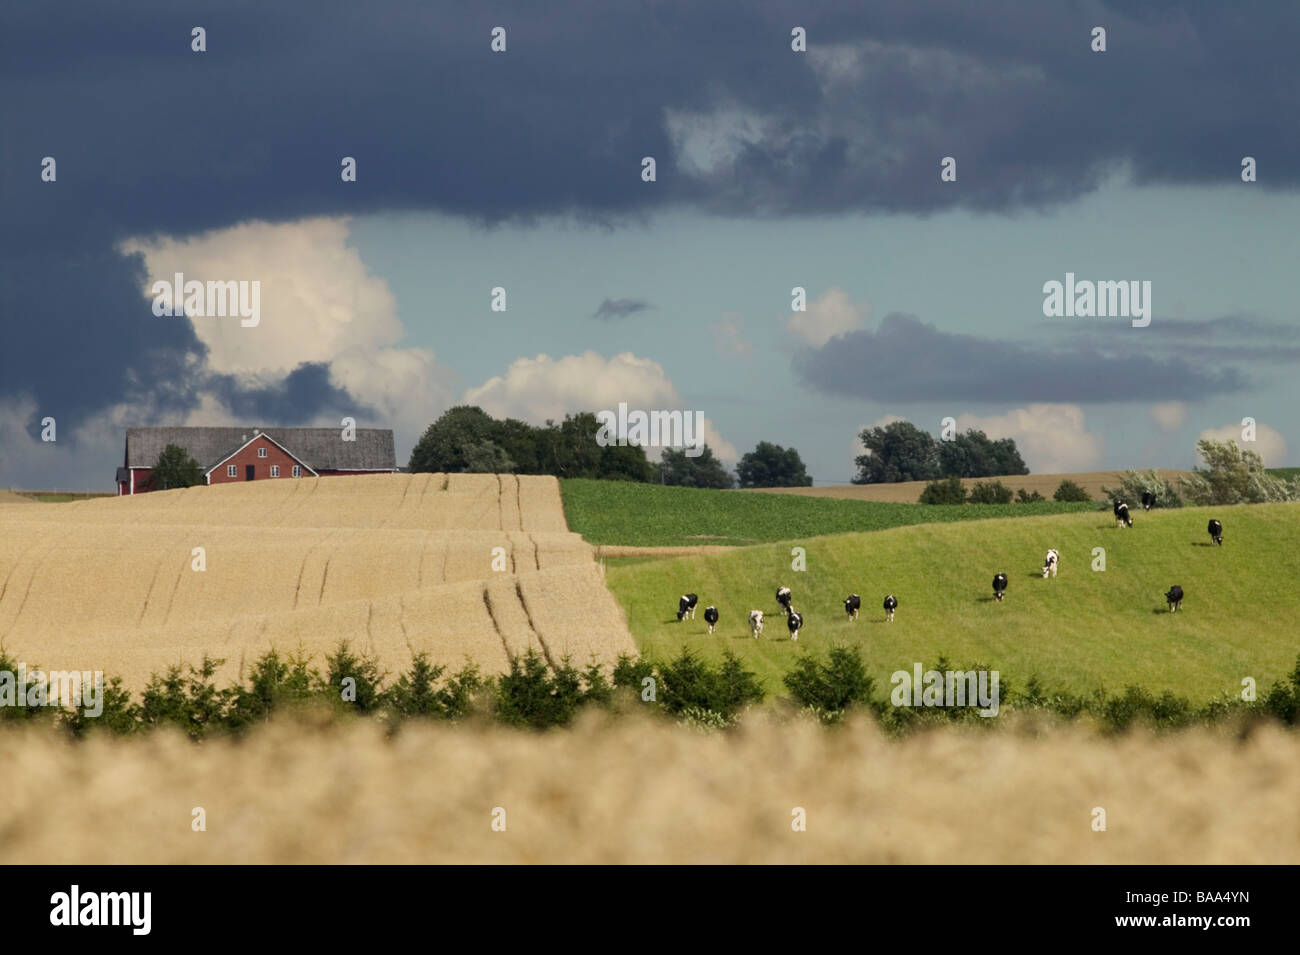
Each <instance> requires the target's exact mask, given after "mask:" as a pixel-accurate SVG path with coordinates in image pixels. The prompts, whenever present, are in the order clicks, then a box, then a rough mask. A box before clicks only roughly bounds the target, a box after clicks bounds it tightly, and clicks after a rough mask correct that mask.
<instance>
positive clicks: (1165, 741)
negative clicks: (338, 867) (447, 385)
mask: <svg viewBox="0 0 1300 955" xmlns="http://www.w3.org/2000/svg"><path fill="white" fill-rule="evenodd" d="M1010 725H1011V727H1014V726H1015V725H1016V724H1015V723H1014V722H1012V723H1011V724H1010ZM5 752H6V757H7V759H8V760H9V763H10V765H12V766H16V767H21V772H14V773H11V774H10V775H9V776H8V777H7V778H6V781H5V798H4V799H3V800H0V831H3V832H4V833H5V838H4V839H3V840H0V863H3V864H5V865H15V864H22V865H31V864H42V865H66V864H82V865H85V864H118V865H120V864H140V863H161V864H184V863H206V864H223V863H241V864H248V863H316V864H321V863H329V864H350V863H412V864H419V863H439V862H447V863H476V864H483V863H536V862H546V863H618V862H639V863H709V862H714V863H727V862H732V863H736V862H748V863H812V864H827V863H909V864H919V863H951V862H952V861H953V860H955V859H960V860H963V861H966V862H971V863H984V864H989V863H1019V864H1049V863H1113V864H1126V863H1148V864H1150V863H1164V864H1172V863H1181V864H1189V863H1203V864H1209V863H1238V864H1260V863H1272V864H1294V863H1296V862H1300V813H1298V812H1296V805H1295V794H1296V792H1297V791H1300V734H1295V733H1286V732H1284V731H1282V730H1281V729H1278V728H1274V727H1267V728H1264V729H1262V730H1260V731H1258V732H1255V733H1253V734H1252V735H1251V736H1250V738H1249V739H1248V740H1246V741H1245V742H1242V741H1239V740H1238V739H1237V738H1235V737H1234V736H1233V735H1231V734H1230V733H1228V732H1218V733H1212V732H1189V733H1185V734H1179V735H1177V736H1165V737H1160V738H1152V737H1149V736H1147V735H1146V734H1143V733H1137V734H1134V735H1132V736H1127V737H1124V738H1120V739H1105V738H1102V737H1099V736H1097V735H1095V734H1089V733H1085V732H1082V731H1080V730H1078V729H1075V730H1074V731H1062V730H1052V731H1048V732H1034V733H1030V732H1023V733H1022V732H1017V731H1015V730H1014V729H1008V730H1007V731H1003V732H998V733H979V732H975V733H971V732H967V733H962V732H959V731H956V730H944V731H936V732H932V733H925V734H921V735H919V736H916V737H913V738H910V739H908V740H906V741H903V742H898V741H894V740H890V739H887V738H886V737H884V736H883V735H882V733H881V732H880V731H879V730H878V729H877V728H876V727H874V726H872V725H867V724H864V723H854V724H851V725H849V726H846V727H844V728H842V729H839V730H836V731H834V732H828V731H826V730H824V729H821V728H819V727H817V726H813V725H810V724H809V723H807V722H803V721H800V722H796V723H792V724H784V725H782V724H773V722H772V721H768V720H764V719H762V714H753V715H752V716H751V718H750V719H747V720H746V721H745V722H744V723H743V724H742V726H741V727H740V729H739V730H738V731H737V732H732V733H711V734H701V733H698V732H692V731H690V730H685V729H680V728H678V727H675V726H672V725H665V724H663V723H651V722H648V721H643V720H640V719H635V718H633V717H623V718H621V719H619V720H618V721H617V722H614V723H612V724H611V723H606V722H602V721H601V720H600V719H599V718H589V719H586V720H583V721H582V722H580V723H579V725H578V726H577V727H575V728H573V729H571V730H567V731H565V732H561V733H546V734H534V733H523V732H518V731H512V730H506V729H493V730H479V729H477V728H475V727H473V726H464V725H462V726H456V727H442V726H416V727H411V728H409V729H404V730H403V731H402V732H401V733H400V734H399V735H398V736H397V738H396V739H395V740H393V741H391V742H386V741H385V740H384V739H383V737H382V729H381V727H379V726H378V725H376V724H374V723H365V724H354V725H351V726H348V727H343V728H338V727H335V728H330V727H319V726H315V725H311V724H307V725H303V726H299V725H297V724H295V723H294V722H292V721H284V722H280V721H276V722H273V723H271V724H269V725H267V726H265V727H262V728H260V729H259V730H258V731H257V733H256V734H255V735H253V736H252V737H250V738H248V739H245V740H243V741H241V742H238V743H233V742H230V741H226V740H213V741H210V742H205V743H204V744H203V745H202V746H196V745H194V744H193V743H190V742H187V741H185V740H183V739H181V738H180V737H179V735H173V734H172V733H166V732H163V733H151V734H149V735H148V736H146V737H144V738H137V739H125V740H123V739H111V738H98V739H91V740H89V741H87V742H85V743H82V744H72V743H70V742H67V741H65V740H62V739H55V738H51V737H50V736H49V735H48V734H47V733H41V732H40V731H29V732H27V733H20V732H14V731H11V734H10V735H7V736H6V739H5ZM196 806H201V807H203V809H204V811H205V813H206V831H204V832H193V831H191V829H190V822H191V809H192V807H196ZM1095 806H1102V807H1104V808H1105V809H1106V812H1107V831H1106V832H1100V833H1099V832H1094V831H1093V829H1092V826H1091V823H1092V819H1093V817H1092V810H1093V807H1095ZM496 807H500V808H501V809H502V810H504V811H505V817H504V821H505V825H506V828H505V831H504V832H495V831H493V830H492V827H491V823H492V820H493V811H494V809H495V808H496ZM794 807H800V808H802V809H804V810H805V812H806V813H807V830H806V831H805V832H792V831H791V819H792V809H793V808H794ZM498 818H500V816H498Z"/></svg>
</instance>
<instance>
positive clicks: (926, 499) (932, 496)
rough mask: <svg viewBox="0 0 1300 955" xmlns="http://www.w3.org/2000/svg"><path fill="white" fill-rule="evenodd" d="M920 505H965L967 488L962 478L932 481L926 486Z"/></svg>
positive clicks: (953, 477)
mask: <svg viewBox="0 0 1300 955" xmlns="http://www.w3.org/2000/svg"><path fill="white" fill-rule="evenodd" d="M918 503H920V504H965V503H966V488H965V487H964V486H963V485H962V483H961V478H959V477H957V475H955V474H954V475H952V476H951V477H947V478H944V479H943V480H942V481H931V482H930V483H929V484H927V485H926V486H925V490H924V491H922V492H921V497H920V498H919V499H918Z"/></svg>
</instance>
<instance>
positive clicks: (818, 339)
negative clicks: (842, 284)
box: [785, 288, 869, 348]
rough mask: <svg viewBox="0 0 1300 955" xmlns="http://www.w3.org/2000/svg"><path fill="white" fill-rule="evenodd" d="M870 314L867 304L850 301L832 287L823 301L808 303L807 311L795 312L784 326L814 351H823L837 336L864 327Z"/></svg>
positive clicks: (847, 296) (841, 292)
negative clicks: (821, 348) (815, 349)
mask: <svg viewBox="0 0 1300 955" xmlns="http://www.w3.org/2000/svg"><path fill="white" fill-rule="evenodd" d="M868 311H869V308H868V307H867V306H866V305H859V304H857V303H856V302H854V301H853V300H852V299H851V298H849V294H848V292H845V291H844V290H843V289H841V288H830V289H827V290H826V292H825V294H823V295H822V297H821V298H818V299H814V300H813V301H811V302H809V303H808V308H807V310H806V311H803V312H795V313H794V315H793V317H791V318H790V320H789V321H787V322H786V323H785V327H786V328H787V329H788V330H789V331H790V332H791V333H793V334H794V335H797V336H798V337H799V338H801V339H803V340H804V341H805V342H807V343H808V344H809V345H810V346H812V347H813V348H820V347H821V346H822V345H825V344H826V343H827V342H828V341H830V340H831V339H832V338H834V337H835V336H836V335H843V334H844V333H845V332H852V331H856V330H857V329H859V328H861V327H862V325H863V322H864V321H865V320H866V317H867V313H868Z"/></svg>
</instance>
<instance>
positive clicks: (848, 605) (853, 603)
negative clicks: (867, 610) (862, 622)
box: [844, 594, 862, 620]
mask: <svg viewBox="0 0 1300 955" xmlns="http://www.w3.org/2000/svg"><path fill="white" fill-rule="evenodd" d="M861 609H862V598H861V597H859V596H858V595H857V594H849V595H848V596H847V597H845V598H844V612H845V613H847V614H848V615H849V619H850V620H857V619H858V611H859V610H861Z"/></svg>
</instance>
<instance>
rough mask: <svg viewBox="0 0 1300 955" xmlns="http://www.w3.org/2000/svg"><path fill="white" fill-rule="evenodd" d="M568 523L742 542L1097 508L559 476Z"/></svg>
mask: <svg viewBox="0 0 1300 955" xmlns="http://www.w3.org/2000/svg"><path fill="white" fill-rule="evenodd" d="M560 486H561V490H562V493H563V496H564V512H565V516H566V517H567V518H568V521H569V527H570V528H571V529H572V530H574V531H576V532H577V533H579V534H581V535H582V536H583V538H584V539H585V540H586V541H587V542H588V543H589V544H610V545H630V546H641V547H647V546H649V547H656V546H683V545H692V544H731V545H746V544H757V543H767V542H771V541H780V540H789V539H791V538H794V537H815V536H820V535H823V534H836V533H843V532H845V531H878V530H884V529H886V528H890V527H900V526H904V525H908V524H922V523H933V522H949V521H970V520H982V519H986V518H993V517H1011V516H1016V517H1022V516H1029V515H1041V514H1062V513H1070V512H1079V511H1095V510H1096V506H1095V505H1093V504H1058V503H1056V502H1055V501H1049V502H1044V503H1039V504H959V505H925V506H921V505H912V504H882V503H874V502H869V501H855V500H824V499H818V498H803V497H798V496H794V495H771V494H749V493H743V492H740V491H711V490H701V489H697V488H685V487H663V486H661V485H658V484H634V483H631V482H626V481H594V480H587V479H583V478H574V479H570V480H566V481H562V482H560Z"/></svg>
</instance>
